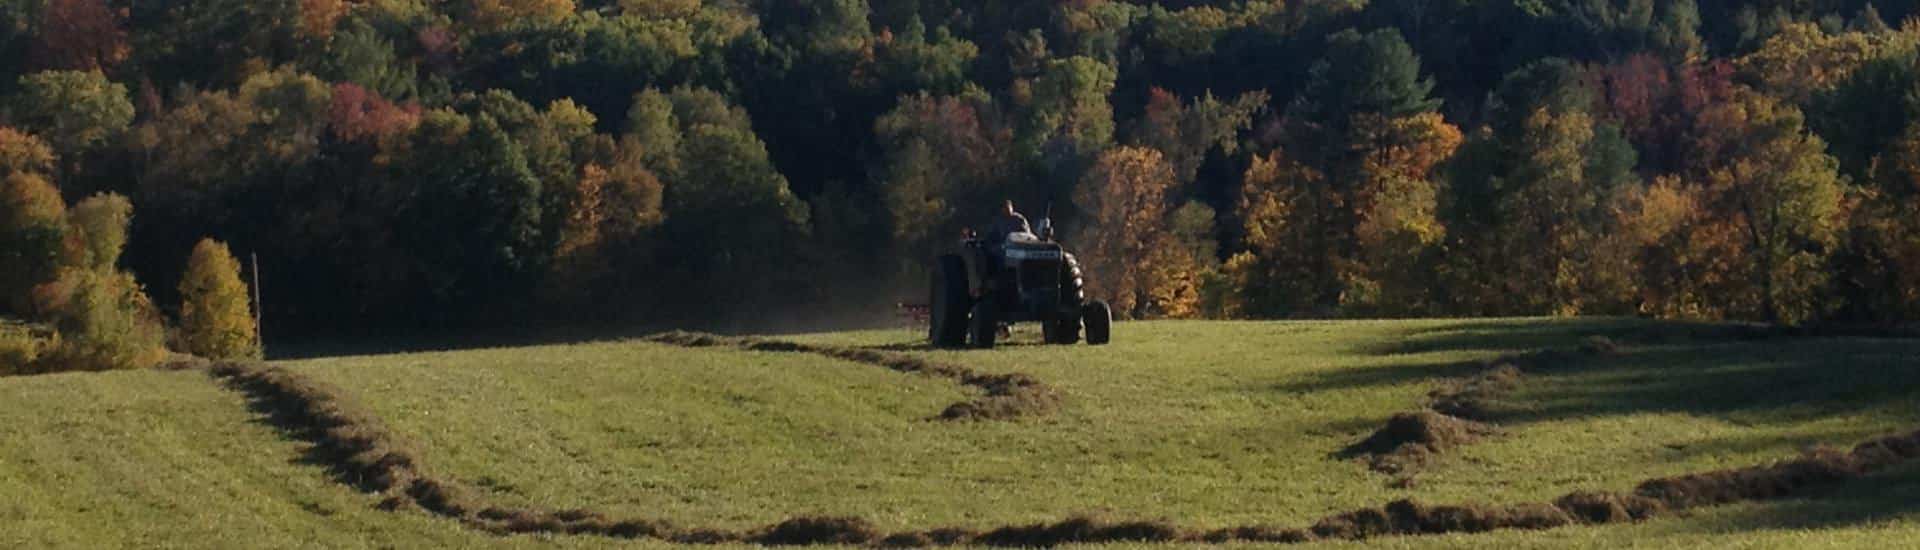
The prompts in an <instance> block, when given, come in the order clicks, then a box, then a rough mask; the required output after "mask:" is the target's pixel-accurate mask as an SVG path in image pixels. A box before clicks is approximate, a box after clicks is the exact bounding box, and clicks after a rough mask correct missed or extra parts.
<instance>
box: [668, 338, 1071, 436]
mask: <svg viewBox="0 0 1920 550" xmlns="http://www.w3.org/2000/svg"><path fill="white" fill-rule="evenodd" d="M642 340H643V341H647V342H653V343H656V344H667V345H673V346H681V347H689V348H707V347H732V348H738V349H743V350H748V351H764V352H776V353H809V354H813V355H819V356H823V357H829V358H833V359H839V360H842V361H849V362H854V363H861V364H865V365H873V366H876V367H881V368H886V369H890V370H893V371H896V372H902V373H908V374H918V375H923V376H932V377H937V378H945V379H948V380H952V381H954V382H955V383H958V384H960V385H963V386H968V387H972V388H976V389H978V390H980V391H981V393H982V395H981V396H979V397H976V398H974V399H971V400H968V401H962V402H959V403H955V404H953V405H950V406H948V407H947V408H946V409H945V410H943V411H941V412H940V414H938V415H936V416H934V418H935V419H937V420H1011V419H1016V418H1022V417H1030V416H1042V415H1046V414H1048V413H1051V412H1053V411H1054V410H1055V409H1057V408H1059V406H1060V399H1061V397H1060V392H1058V391H1055V390H1054V389H1053V387H1051V386H1048V385H1046V383H1044V382H1041V381H1040V380H1039V379H1036V378H1034V377H1032V376H1029V375H1026V374H1021V373H1009V374H985V373H981V372H977V371H975V370H973V369H972V368H969V367H967V366H965V365H960V364H955V363H944V362H939V361H932V360H928V359H925V358H921V357H916V356H914V355H910V354H906V353H899V352H891V351H882V350H876V349H868V348H857V347H848V346H830V345H820V344H808V343H804V342H792V341H786V340H772V339H766V338H759V337H753V336H722V335H718V334H706V333H699V332H686V331H674V332H666V333H661V334H655V335H653V336H648V337H646V338H643V339H642Z"/></svg>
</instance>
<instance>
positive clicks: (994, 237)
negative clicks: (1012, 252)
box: [987, 200, 1033, 244]
mask: <svg viewBox="0 0 1920 550" xmlns="http://www.w3.org/2000/svg"><path fill="white" fill-rule="evenodd" d="M1032 232H1033V226H1030V225H1027V217H1026V216H1022V215H1020V211H1019V210H1015V209H1014V207H1013V201H1012V200H1008V201H1007V202H1006V204H1005V207H1004V208H1003V209H1002V210H1001V212H1000V215H999V216H998V217H996V218H994V220H993V225H991V226H989V227H988V229H987V243H989V244H1001V243H1005V242H1007V237H1008V236H1010V235H1013V234H1015V233H1032Z"/></svg>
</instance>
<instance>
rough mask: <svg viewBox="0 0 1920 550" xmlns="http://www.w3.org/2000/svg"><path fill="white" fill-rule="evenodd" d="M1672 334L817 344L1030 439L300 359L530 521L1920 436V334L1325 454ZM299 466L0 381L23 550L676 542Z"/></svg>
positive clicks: (1737, 528)
mask: <svg viewBox="0 0 1920 550" xmlns="http://www.w3.org/2000/svg"><path fill="white" fill-rule="evenodd" d="M1664 330H1665V329H1664V327H1663V326H1662V325H1657V324H1651V323H1646V322H1641V321H1625V320H1573V321H1541V320H1493V321H1404V322H1364V321H1355V322H1304V323H1286V322H1282V323H1176V322H1170V323H1130V324H1123V325H1120V327H1119V330H1118V332H1117V341H1116V344H1115V345H1113V346H1109V347H1104V348H1090V347H1085V346H1076V347H1071V348H1060V347H1044V346H1037V345H1013V346H1007V347H1004V348H1002V349H999V350H994V351H990V352H978V351H964V352H950V351H929V350H924V349H920V348H918V347H917V346H918V342H917V336H916V335H914V334H911V333H908V332H906V331H874V332H857V333H836V334H818V335H799V336H792V337H791V338H793V339H799V340H808V341H814V342H831V343H838V344H846V345H867V346H884V347H889V348H893V349H904V350H905V351H907V352H909V353H915V354H923V355H925V356H928V357H936V358H940V359H944V360H951V361H957V362H962V363H965V364H967V365H970V366H973V367H975V368H977V369H980V370H983V371H993V372H1004V371H1020V372H1027V373H1030V374H1033V375H1035V376H1038V377H1040V378H1041V379H1043V380H1045V381H1046V382H1047V383H1049V384H1051V385H1053V386H1054V387H1056V388H1058V389H1059V390H1060V391H1061V392H1062V393H1063V394H1064V395H1065V401H1064V403H1063V405H1062V408H1061V409H1060V410H1059V411H1057V412H1055V413H1054V414H1052V415H1049V416H1046V417H1041V418H1032V419H1025V420H1019V421H1012V422H967V423H948V422H940V421H932V420H929V417H931V416H933V415H935V414H937V413H938V412H939V411H940V410H941V409H942V408H944V407H945V406H947V405H948V404H951V403H953V402H956V401H960V400H963V399H966V398H967V397H968V396H969V395H970V394H969V393H967V392H968V390H964V389H962V388H960V387H958V386H955V385H953V384H952V383H950V382H948V381H945V380H940V379H934V378H927V377H919V376H913V375H907V374H900V373H894V372H891V371H887V370H884V369H881V368H877V367H872V366H867V365H859V364H852V363H845V362H841V361H835V360H829V359H824V358H818V357H813V356H808V355H797V354H781V353H750V352H742V351H736V350H727V349H708V350H693V349H682V348H673V347H664V346H658V345H653V344H644V343H597V344H577V345H560V346H539V347H525V348H514V349H495V350H473V351H461V352H443V353H417V354H397V355H385V356H368V357H341V358H332V359H320V360H309V361H300V362H291V363H287V365H289V366H291V367H292V368H294V369H295V370H297V371H299V372H302V373H305V374H308V375H311V376H314V377H316V378H319V379H322V380H324V381H326V382H328V383H331V384H333V385H335V386H338V387H340V388H342V389H343V392H344V393H345V394H347V395H350V396H352V397H353V398H354V399H355V400H357V401H359V402H360V403H361V404H363V405H365V406H366V407H368V408H369V409H371V410H372V411H373V412H375V413H377V414H379V415H380V416H381V417H383V418H384V419H385V420H386V422H387V423H388V424H389V425H390V426H391V427H393V428H394V429H395V431H396V432H398V433H400V434H401V435H403V436H404V437H407V438H409V439H411V440H413V442H414V443H416V444H417V446H418V447H419V450H420V451H421V454H422V456H424V457H425V459H426V460H427V461H428V464H427V467H429V468H430V469H432V470H433V471H435V472H439V473H441V474H445V475H447V476H449V477H454V478H457V479H460V480H462V481H465V482H467V483H469V484H472V485H474V486H475V487H478V488H480V489H482V490H484V491H486V492H487V493H489V496H491V497H493V498H495V499H498V500H500V501H503V502H505V503H510V504H533V505H538V506H542V507H550V508H574V507H590V508H596V509H600V510H603V511H606V512H610V513H612V514H614V515H634V516H644V517H658V518H665V519H670V520H674V521H677V522H682V523H685V524H691V525H702V526H723V527H735V528H741V527H753V526H758V525H761V524H764V523H768V522H772V521H777V520H780V519H784V518H787V517H791V516H794V515H801V514H826V515H854V516H862V517H865V518H868V519H871V520H873V521H875V522H876V523H878V524H880V525H881V526H882V527H883V528H924V527H929V526H934V525H961V526H974V527H983V526H990V525H996V524H1002V523H1014V522H1027V521H1042V520H1057V519H1060V518H1063V517H1065V516H1068V515H1072V514H1076V513H1083V512H1092V513H1105V514H1107V515H1108V516H1110V517H1116V518H1142V519H1156V518H1164V519H1170V520H1174V521H1177V522H1180V523H1182V524H1185V525H1190V526H1224V525H1231V524H1242V523H1274V524H1282V525H1302V524H1305V523H1309V522H1311V521H1312V520H1313V519H1315V518H1318V517H1320V516H1323V515H1326V514H1329V513H1334V512H1340V511H1345V510H1347V509H1350V508H1357V507H1365V506H1376V505H1379V504H1381V503H1384V502H1386V501H1389V500H1393V499H1397V498H1406V497H1412V498H1416V499H1420V500H1423V501H1429V502H1511V501H1520V500H1541V499H1545V498H1550V497H1552V496H1557V495H1559V494H1561V493H1564V492H1567V491H1570V490H1574V489H1614V490H1624V489H1629V488H1631V487H1632V485H1633V483H1634V482H1636V481H1638V480H1640V479H1644V478H1648V477H1655V476H1662V475H1671V474H1675V473H1681V472H1689V471H1696V470H1705V469H1713V468H1719V467H1728V466H1739V465H1747V464H1753V463H1758V462H1764V461H1767V460H1773V459H1778V458H1784V457H1789V456H1792V455H1793V454H1795V453H1797V452H1799V450H1800V449H1801V448H1803V447H1805V446H1808V445H1814V444H1819V443H1832V444H1839V445H1846V444H1851V443H1853V442H1856V441H1858V440H1860V439H1864V438H1866V437H1871V436H1873V435H1877V434H1881V433H1886V432H1891V431H1895V430H1900V429H1912V428H1913V427H1914V426H1917V425H1920V372H1917V371H1916V369H1920V367H1917V366H1916V365H1915V362H1916V358H1920V342H1914V341H1896V340H1864V339H1819V340H1779V341H1758V342H1689V341H1684V340H1673V341H1670V342H1667V343H1663V344H1634V345H1629V346H1628V347H1627V348H1626V349H1625V350H1624V351H1623V353H1622V354H1620V355H1618V356H1613V357H1606V358H1596V359H1582V360H1579V361H1572V362H1569V363H1567V364H1565V365H1556V366H1553V367H1551V368H1547V369H1543V370H1541V371H1538V372H1535V373H1533V374H1531V375H1529V377H1528V378H1527V382H1526V383H1525V385H1524V386H1522V388H1521V389H1520V390H1519V391H1517V392H1516V393H1514V394H1512V395H1510V396H1508V397H1506V398H1503V399H1502V400H1501V401H1499V402H1498V403H1496V404H1495V407H1494V410H1495V412H1496V414H1497V416H1498V418H1499V420H1500V422H1501V423H1502V424H1503V426H1504V429H1505V430H1506V433H1505V435H1503V436H1500V437H1497V438H1493V439H1491V440H1488V441H1485V442H1482V443H1480V444H1477V445H1473V446H1469V447H1465V448H1462V449H1459V450H1457V451H1456V452H1454V453H1453V454H1450V455H1447V456H1446V457H1444V458H1442V459H1441V460H1440V461H1438V462H1437V463H1435V464H1433V465H1431V466H1430V467H1429V468H1427V469H1426V470H1424V471H1423V472H1421V473H1419V474H1418V475H1416V476H1414V479H1413V482H1412V484H1411V486H1407V487H1400V486H1398V484H1397V483H1396V480H1395V479H1394V478H1392V477H1389V476H1385V475H1381V474H1377V473H1374V472H1371V471H1368V470H1367V469H1365V467H1364V466H1362V465H1360V464H1358V463H1354V462H1351V461H1342V460H1337V459H1334V458H1332V457H1331V455H1332V454H1333V453H1335V452H1337V451H1338V450H1340V449H1341V448H1342V447H1345V446H1346V445H1348V444H1350V443H1352V442H1354V441H1356V440H1358V439H1360V438H1361V437H1364V435H1365V434H1366V433H1367V432H1369V431H1370V430H1372V429H1373V428H1375V427H1377V426H1378V425H1379V424H1380V423H1381V422H1383V421H1384V420H1385V419H1386V418H1387V417H1388V416H1389V415H1391V414H1393V413H1395V412H1400V411H1406V410H1412V409H1414V408H1416V407H1419V406H1420V405H1421V404H1422V402H1423V400H1424V397H1425V395H1426V393H1427V392H1428V391H1429V390H1431V389H1432V388H1433V386H1434V384H1435V382H1436V381H1437V380H1438V379H1440V378H1443V377H1448V376H1458V375H1463V374H1468V373H1470V372H1471V369H1468V368H1463V367H1461V366H1460V364H1461V363H1463V362H1466V361H1471V360H1476V359H1484V358H1489V357H1494V356H1498V355H1502V354H1506V353H1511V352H1515V351H1520V350H1525V349H1532V348H1538V347H1554V348H1571V347H1573V346H1576V345H1578V343H1579V342H1580V340H1581V339H1583V338H1585V337H1587V336H1589V335H1594V334H1605V335H1612V336H1614V337H1616V338H1620V339H1621V340H1622V341H1623V342H1624V341H1627V337H1628V336H1640V335H1646V334H1660V333H1662V332H1663V331H1664ZM1034 339H1036V335H1033V334H1029V333H1024V332H1023V333H1021V334H1018V335H1017V338H1016V340H1017V341H1024V342H1031V341H1032V340H1034ZM305 451H306V448H305V445H304V444H302V443H300V442H298V441H294V440H291V439H289V436H288V434H286V433H283V432H281V431H280V430H278V429H277V428H275V427H273V426H271V425H267V424H265V423H263V422H262V420H261V416H260V415H259V414H258V413H257V412H256V411H254V410H252V409H250V408H249V404H248V403H247V401H246V399H245V398H244V397H243V396H241V395H240V394H238V393H235V392H233V391H230V390H227V389H224V388H222V387H220V386H219V385H218V384H217V383H216V382H215V381H213V380H212V379H210V378H209V377H208V376H207V375H205V374H203V373H195V372H121V373H100V374H69V375H52V376H41V377H24V378H0V495H4V497H5V498H0V547H5V548H43V547H64V548H110V547H192V548H201V547H216V548H263V547H273V548H286V547H315V548H385V547H393V548H417V547H532V548H551V547H566V548H571V547H611V546H620V547H632V546H635V545H640V546H648V547H657V546H663V545H662V544H660V543H657V542H638V543H636V542H634V541H619V540H612V539H602V538H593V537H555V536H538V537H527V536H516V537H497V536H492V535H485V534H480V533H477V532H474V531H471V530H468V529H465V528H463V527H461V526H460V525H458V524H456V523H454V522H451V521H447V520H442V519H437V518H434V517H432V516H429V515H426V514H423V513H420V512H399V513H395V512H384V511H380V510H377V509H375V507H374V505H375V503H376V501H377V499H376V498H375V497H373V496H369V495H364V494H360V493H358V492H356V491H355V490H353V489H351V488H349V487H348V486H347V485H344V484H342V483H339V482H338V481H337V480H335V479H333V477H331V475H330V474H329V473H328V471H327V470H326V469H325V468H324V467H322V466H319V465H314V464H310V463H308V462H307V457H306V455H305ZM1915 540H1920V467H1916V466H1909V467H1903V468H1900V469H1897V470H1895V471H1891V472H1886V473H1882V474H1879V475H1877V476H1874V477H1873V478H1871V479H1868V480H1865V481H1861V482H1856V483H1851V484H1847V485H1844V486H1840V487H1836V488H1833V489H1831V490H1826V491H1821V492H1818V493H1816V494H1812V495H1809V496H1807V497H1806V498H1797V499H1790V500H1784V501H1778V502H1769V503H1751V504H1741V505H1734V506H1728V507H1721V508H1714V509H1710V510H1704V511H1698V512H1694V513H1690V514H1687V515H1684V516H1675V517H1667V518H1662V519H1659V520H1656V521H1651V522H1647V523H1643V524H1635V525H1616V526H1604V527H1574V528H1564V529H1555V530H1551V531H1544V532H1501V533H1489V534H1481V535H1452V536H1444V537H1405V538H1394V539H1383V540H1376V541H1370V542H1368V543H1367V544H1366V545H1365V546H1368V547H1385V548H1463V547H1496V546H1497V547H1517V548H1560V547H1593V548H1621V547H1638V548H1670V547H1742V548H1912V547H1920V543H1915V542H1914V541H1915ZM1127 546H1129V545H1115V547H1127ZM1314 546H1326V547H1348V546H1359V545H1354V544H1343V543H1329V544H1324V545H1314Z"/></svg>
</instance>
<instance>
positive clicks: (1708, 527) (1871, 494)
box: [1676, 464, 1920, 533]
mask: <svg viewBox="0 0 1920 550" xmlns="http://www.w3.org/2000/svg"><path fill="white" fill-rule="evenodd" d="M1703 519H1704V521H1685V520H1683V521H1680V522H1676V528H1678V529H1679V530H1683V531H1692V532H1711V533H1725V532H1739V531H1770V530H1812V529H1835V528H1844V527H1858V526H1865V525H1872V524H1877V523H1881V522H1886V521H1896V520H1906V521H1913V520H1915V519H1920V464H1908V465H1905V466H1900V467H1896V468H1893V469H1890V470H1888V471H1885V472H1881V473H1878V474H1874V475H1872V476H1868V477H1866V478H1863V479H1858V480H1854V481H1851V482H1848V483H1845V484H1843V485H1840V486H1837V487H1833V488H1831V489H1827V490H1824V491H1819V492H1817V493H1810V494H1808V495H1806V496H1805V498H1796V499H1792V500H1783V501H1777V502H1771V503H1766V504H1761V505H1757V506H1749V507H1743V508H1738V509H1732V510H1727V511H1724V512H1718V513H1715V514H1713V515H1712V516H1710V517H1708V518H1703Z"/></svg>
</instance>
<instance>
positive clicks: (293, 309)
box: [0, 0, 1920, 362]
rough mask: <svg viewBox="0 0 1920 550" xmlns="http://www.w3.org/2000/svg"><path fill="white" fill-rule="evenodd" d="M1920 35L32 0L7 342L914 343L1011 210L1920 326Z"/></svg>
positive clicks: (1522, 13) (10, 27)
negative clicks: (995, 220) (763, 338)
mask: <svg viewBox="0 0 1920 550" xmlns="http://www.w3.org/2000/svg"><path fill="white" fill-rule="evenodd" d="M1913 11H1914V5H1913V3H1911V2H1908V1H1905V0H1892V1H1883V2H1878V3H1868V2H1862V1H1858V0H1794V1H1787V0H1762V1H1755V2H1731V1H1721V0H1675V1H1665V0H1663V1H1658V2H1655V1H1653V0H1373V1H1368V0H1294V1H1280V0H1236V1H1230V2H1229V1H1201V0H1187V1H1171V2H1119V1H1103V0H1056V1H1047V2H1029V1H1006V0H979V1H959V0H871V1H870V0H618V1H612V0H577V1H576V0H446V1H438V0H435V1H429V0H191V1H186V0H183V1H171V2H134V1H131V0H0V180H4V184H3V186H0V298H4V299H0V315H6V316H11V317H16V318H23V319H30V320H36V321H40V322H46V323H52V324H53V325H54V326H57V327H60V330H61V331H62V332H72V333H74V334H80V333H84V332H86V331H88V330H96V329H97V330H117V331H120V332H128V331H132V332H137V333H140V334H143V336H141V338H143V339H144V340H143V341H147V342H152V341H154V340H156V339H158V338H162V337H165V338H174V339H178V338H184V337H183V336H177V335H176V336H162V335H158V334H157V333H155V330H156V329H152V328H150V326H151V325H152V324H154V323H156V322H166V323H169V324H171V323H174V322H176V321H175V320H179V322H182V323H183V325H192V326H200V327H218V326H227V325H234V323H235V322H234V320H232V319H225V320H214V321H206V320H204V319H203V320H202V321H199V322H198V323H197V324H196V323H186V322H185V320H186V319H187V318H192V317H195V316H196V315H199V316H200V317H205V316H206V314H205V311H209V310H208V309H207V306H205V305H195V304H204V303H206V302H207V301H208V300H214V299H217V300H226V301H228V302H231V301H232V300H235V299H238V300H240V301H239V302H238V303H239V304H240V305H241V307H240V309H241V310H242V311H244V310H245V309H246V308H245V305H246V299H247V297H246V291H245V290H244V286H240V288H242V290H239V291H231V290H230V289H231V288H234V287H236V286H237V285H245V284H257V285H258V286H259V287H260V288H261V289H263V290H264V291H265V292H264V295H263V296H264V298H263V299H262V301H261V303H260V304H258V307H259V315H260V317H261V318H262V319H264V324H265V326H266V327H267V329H266V330H267V333H266V336H267V338H268V339H269V340H271V339H273V338H293V337H305V336H320V335H332V336H339V335H345V336H352V335H368V334H395V333H398V334H414V333H421V334H425V333H434V332H445V331H464V330H475V329H482V328H488V327H510V326H521V325H525V324H527V323H530V322H541V323H555V324H567V325H598V326H617V325H649V324H651V325H673V326H686V327H699V326H752V325H753V324H754V323H762V322H771V320H775V319H784V320H808V319H816V318H829V317H842V318H844V317H846V316H859V315H874V316H880V317H881V318H884V317H883V316H884V315H887V314H888V310H890V309H891V308H892V307H893V304H895V303H896V302H902V301H905V302H914V301H921V300H924V299H925V293H926V277H927V274H926V273H927V271H926V270H927V267H926V265H927V264H928V263H929V262H930V261H931V260H932V259H933V257H934V255H935V254H937V253H939V252H942V251H945V250H948V249H951V248H952V247H953V246H955V245H956V244H957V237H958V235H960V232H961V229H962V228H964V227H969V226H977V225H980V224H984V223H986V221H987V220H988V219H990V216H991V215H992V214H993V212H994V210H995V207H996V206H997V205H998V204H999V203H1000V201H1003V200H1008V199H1011V200H1013V201H1015V202H1016V203H1018V204H1019V205H1020V206H1021V208H1022V209H1023V210H1024V211H1025V212H1026V213H1027V214H1028V215H1029V216H1030V217H1038V216H1040V215H1042V213H1043V212H1050V214H1051V217H1052V219H1053V220H1054V222H1055V224H1056V226H1057V227H1059V228H1060V229H1061V235H1062V236H1063V239H1064V241H1065V242H1066V243H1068V245H1069V246H1070V247H1072V248H1073V249H1074V250H1076V251H1077V252H1078V253H1079V255H1080V257H1081V258H1082V260H1083V262H1084V263H1085V264H1086V265H1087V269H1088V272H1089V274H1090V277H1089V281H1088V283H1089V285H1090V286H1091V291H1092V293H1093V294H1096V295H1099V296H1102V297H1107V298H1110V299H1111V301H1112V302H1113V305H1114V307H1115V310H1116V314H1118V315H1120V316H1123V317H1128V318H1136V319H1137V318H1187V317H1204V318H1328V317H1425V316H1542V315H1553V316H1575V315H1633V316H1647V317H1659V318H1678V319H1701V320H1746V321H1760V322H1772V323H1783V324H1797V323H1814V322H1848V323H1903V322H1912V321H1915V320H1917V319H1920V66H1916V58H1917V57H1920V24H1916V23H1913V22H1912V21H1911V20H1909V19H1908V18H1909V16H1910V15H1912V14H1913ZM221 245H224V246H221ZM190 255H191V256H192V258H193V259H194V261H188V258H189V256H190ZM255 262H257V264H258V270H257V273H258V280H255V273H256V271H255V270H254V269H253V266H252V264H253V263H255ZM243 280H244V282H243ZM207 288H227V289H229V290H228V291H222V292H213V293H212V294H208V293H207V291H206V290H205V289H207ZM236 292H237V293H236ZM208 296H213V298H209V297H208ZM236 296H237V298H236ZM242 317H244V315H243V316H242ZM242 320H244V319H242ZM209 323H211V324H209ZM221 323H226V324H225V325H222V324H221ZM241 324H244V323H241ZM89 327H92V328H89ZM102 327H106V328H102ZM112 327H118V328H112ZM138 327H149V328H138ZM210 330H211V329H210ZM222 330H224V332H221V331H215V332H218V333H219V334H225V335H227V336H226V337H240V338H252V337H254V335H253V334H252V333H251V332H248V331H249V330H251V329H249V328H245V327H239V326H237V325H234V326H229V327H228V328H227V329H222ZM235 335H238V336H235ZM98 353H102V354H106V355H108V356H114V354H115V353H119V354H121V355H118V356H114V357H118V359H103V361H109V362H112V361H128V360H131V359H127V358H126V357H127V356H126V354H127V353H133V352H127V351H125V350H121V351H118V352H116V351H111V350H107V351H99V352H98ZM135 355H138V354H137V353H135ZM139 361H146V362H151V361H152V359H141V360H139Z"/></svg>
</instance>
